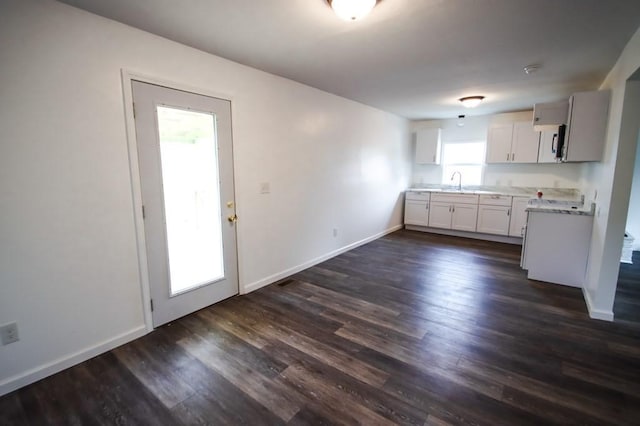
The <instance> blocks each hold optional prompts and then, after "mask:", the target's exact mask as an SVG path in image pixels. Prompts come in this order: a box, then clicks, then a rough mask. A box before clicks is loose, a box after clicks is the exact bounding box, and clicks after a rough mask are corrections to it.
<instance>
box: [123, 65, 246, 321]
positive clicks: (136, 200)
mask: <svg viewBox="0 0 640 426" xmlns="http://www.w3.org/2000/svg"><path fill="white" fill-rule="evenodd" d="M121 74H122V93H123V100H124V114H125V117H124V118H125V127H126V134H127V149H128V153H129V178H130V180H131V197H132V203H133V219H134V228H135V233H136V247H137V254H138V278H139V280H140V291H141V294H142V311H143V314H144V323H145V325H146V330H147V332H150V331H152V330H153V317H152V313H151V287H150V285H149V270H148V264H147V246H146V240H145V234H144V219H143V217H142V185H141V182H140V169H139V166H138V141H137V138H136V124H135V118H134V111H133V90H132V88H131V84H132V81H133V80H135V81H141V82H144V83H149V84H155V85H158V86H162V87H167V88H170V89H175V90H181V91H183V92H189V93H195V94H198V95H203V96H209V97H213V98H217V99H223V100H227V101H229V102H230V103H231V135H232V136H231V137H232V150H233V108H234V102H233V97H232V96H229V95H227V94H222V93H216V92H212V91H210V90H206V89H202V88H198V87H194V86H190V85H187V84H182V83H176V82H174V81H169V80H165V79H163V78H159V77H155V76H150V75H147V74H144V73H139V72H135V71H130V70H128V69H124V68H122V69H121ZM232 162H233V170H234V191H235V187H236V185H235V170H236V169H237V167H236V163H235V162H236V159H235V156H233V157H232ZM235 196H236V194H234V197H235ZM236 200H237V198H236ZM236 212H237V203H236ZM237 226H238V224H236V258H237V262H238V265H237V267H238V274H237V276H238V293H240V291H241V286H240V282H241V281H240V250H239V245H240V242H239V238H238V234H239V232H238V228H237Z"/></svg>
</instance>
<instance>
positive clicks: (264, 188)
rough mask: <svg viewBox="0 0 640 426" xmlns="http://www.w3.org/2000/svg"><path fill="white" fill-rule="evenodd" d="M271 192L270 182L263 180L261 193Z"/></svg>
mask: <svg viewBox="0 0 640 426" xmlns="http://www.w3.org/2000/svg"><path fill="white" fill-rule="evenodd" d="M270 192H271V184H270V183H269V182H262V183H261V184H260V193H261V194H268V193H270Z"/></svg>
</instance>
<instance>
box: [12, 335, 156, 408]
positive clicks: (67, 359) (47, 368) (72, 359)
mask: <svg viewBox="0 0 640 426" xmlns="http://www.w3.org/2000/svg"><path fill="white" fill-rule="evenodd" d="M145 334H147V328H146V326H144V325H141V326H139V327H136V328H134V329H132V330H130V331H127V332H125V333H122V334H120V335H118V336H116V337H114V338H113V339H109V340H105V341H103V342H102V343H98V344H97V345H94V346H90V347H88V348H86V349H83V350H81V351H78V352H75V353H72V354H70V355H67V356H64V357H62V358H58V359H57V360H54V361H51V362H48V363H46V364H43V365H40V366H38V367H35V368H32V369H30V370H27V371H25V372H24V373H20V374H17V375H15V376H13V377H9V378H7V379H5V380H3V381H1V382H0V396H2V395H5V394H8V393H9V392H13V391H14V390H16V389H20V388H21V387H23V386H27V385H29V384H31V383H34V382H37V381H38V380H41V379H44V378H45V377H48V376H51V375H53V374H56V373H58V372H59V371H62V370H65V369H67V368H69V367H73V366H74V365H76V364H80V363H81V362H84V361H87V360H89V359H91V358H93V357H95V356H97V355H100V354H102V353H105V352H108V351H110V350H112V349H115V348H117V347H118V346H122V345H124V344H125V343H128V342H131V341H132V340H135V339H138V338H140V337H142V336H144V335H145Z"/></svg>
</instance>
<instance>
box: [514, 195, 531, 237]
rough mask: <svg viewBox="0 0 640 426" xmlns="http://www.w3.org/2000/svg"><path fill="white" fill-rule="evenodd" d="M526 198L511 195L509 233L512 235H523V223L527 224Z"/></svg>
mask: <svg viewBox="0 0 640 426" xmlns="http://www.w3.org/2000/svg"><path fill="white" fill-rule="evenodd" d="M528 201H529V199H528V198H524V197H513V204H512V205H511V223H510V224H509V235H510V236H512V237H523V236H524V229H525V225H526V224H527V211H526V209H527V202H528Z"/></svg>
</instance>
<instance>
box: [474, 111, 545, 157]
mask: <svg viewBox="0 0 640 426" xmlns="http://www.w3.org/2000/svg"><path fill="white" fill-rule="evenodd" d="M539 142H540V133H539V132H536V131H534V130H533V126H532V125H531V123H530V122H528V121H523V122H517V123H511V124H499V125H492V126H491V127H489V132H488V134H487V156H486V162H487V163H536V162H538V145H539Z"/></svg>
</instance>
